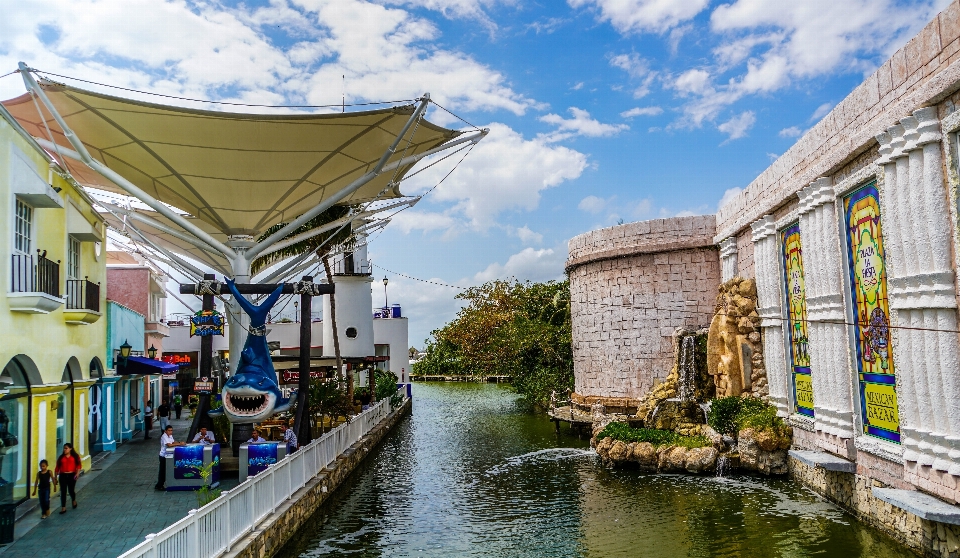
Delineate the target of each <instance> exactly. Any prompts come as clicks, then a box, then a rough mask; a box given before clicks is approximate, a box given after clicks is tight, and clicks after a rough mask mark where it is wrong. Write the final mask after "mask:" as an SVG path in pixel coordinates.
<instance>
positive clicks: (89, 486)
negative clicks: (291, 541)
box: [0, 418, 237, 558]
mask: <svg viewBox="0 0 960 558" xmlns="http://www.w3.org/2000/svg"><path fill="white" fill-rule="evenodd" d="M172 424H173V427H174V438H175V439H176V440H178V441H180V440H183V439H184V438H185V437H186V434H187V430H188V429H189V428H190V421H189V420H187V419H186V418H184V419H182V420H174V421H172ZM159 437H160V429H159V427H158V426H155V427H154V429H153V432H152V436H151V439H150V440H147V441H144V440H143V439H142V438H137V439H135V440H133V441H129V442H126V443H124V444H122V445H121V446H120V447H119V448H117V451H116V452H115V453H114V454H112V455H110V456H109V457H107V458H106V459H104V460H103V461H102V462H100V463H99V464H97V465H96V466H94V468H93V470H92V471H90V472H88V473H85V474H84V475H83V476H82V477H81V478H80V482H79V483H78V491H77V504H78V507H77V509H75V510H74V509H71V508H70V502H69V500H68V502H67V513H66V514H64V515H60V514H59V513H58V512H59V511H60V494H59V492H58V493H56V494H53V495H52V500H53V501H52V502H51V504H52V506H53V508H52V510H53V513H52V515H51V516H50V517H49V518H47V519H45V520H42V521H41V520H40V508H39V507H38V508H37V509H36V510H34V511H32V512H30V513H28V514H27V515H26V516H25V517H24V518H23V519H21V520H20V521H19V522H17V525H16V530H15V536H16V537H17V539H16V540H15V541H14V543H13V544H11V545H8V546H6V547H0V554H2V555H3V558H7V557H10V556H29V557H39V556H42V557H43V558H56V557H64V558H68V557H69V558H76V557H77V556H84V557H97V558H106V557H109V558H116V557H117V556H119V555H120V554H122V553H123V552H125V551H127V550H129V549H130V548H133V547H134V546H136V545H137V544H139V543H140V542H142V541H143V538H144V537H145V536H147V535H148V534H150V533H156V532H158V531H160V530H162V529H163V528H164V527H166V526H167V525H170V524H171V523H173V522H175V521H177V520H179V519H180V518H182V517H183V516H185V515H186V514H187V512H188V511H190V510H191V509H194V508H196V507H197V498H196V495H195V493H194V492H191V491H184V492H157V491H155V490H154V489H153V485H154V484H155V483H156V482H157V455H158V453H159V450H160V440H159ZM236 484H237V479H236V478H233V479H225V480H224V481H223V483H222V487H223V488H224V489H227V488H232V487H233V486H236Z"/></svg>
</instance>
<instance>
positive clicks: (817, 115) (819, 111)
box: [810, 103, 836, 122]
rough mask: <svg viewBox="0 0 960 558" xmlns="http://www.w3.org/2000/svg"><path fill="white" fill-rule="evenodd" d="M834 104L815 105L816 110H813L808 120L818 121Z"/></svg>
mask: <svg viewBox="0 0 960 558" xmlns="http://www.w3.org/2000/svg"><path fill="white" fill-rule="evenodd" d="M835 105H836V103H823V104H822V105H820V106H819V107H817V110H815V111H813V114H811V115H810V122H818V121H819V120H820V119H821V118H823V117H824V116H826V115H827V114H828V113H829V112H830V111H831V110H833V107H834V106H835Z"/></svg>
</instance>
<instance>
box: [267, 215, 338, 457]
mask: <svg viewBox="0 0 960 558" xmlns="http://www.w3.org/2000/svg"><path fill="white" fill-rule="evenodd" d="M353 209H354V208H352V207H350V206H339V205H335V206H333V207H331V208H330V209H327V210H326V211H324V212H323V213H321V214H320V215H317V216H316V217H314V218H313V219H311V220H309V221H307V222H306V223H304V224H303V225H301V226H300V227H298V228H297V229H296V230H294V231H292V232H291V233H290V234H289V235H288V236H289V237H292V236H296V235H301V234H304V233H307V232H310V231H312V230H314V229H316V228H318V227H322V226H323V225H326V224H328V223H332V222H333V221H336V220H338V219H342V218H344V217H346V216H347V215H348V214H349V213H350V212H351V210H353ZM284 226H286V223H277V224H276V225H274V226H272V227H270V228H269V229H267V230H266V231H264V232H263V234H262V235H260V238H259V239H258V240H263V239H265V238H267V237H269V236H270V235H272V234H273V233H275V232H277V231H279V230H280V229H282V228H283V227H284ZM352 234H353V233H352V231H351V229H350V225H349V224H348V225H345V226H343V227H339V228H337V229H334V230H332V231H329V232H324V233H321V234H318V235H316V236H313V237H311V238H307V239H304V240H301V241H300V242H297V243H294V244H291V245H290V246H287V247H285V248H282V249H280V250H277V251H275V252H271V253H270V254H267V255H264V256H261V257H259V258H257V259H256V260H254V261H253V263H252V265H251V268H252V272H253V273H257V272H258V271H260V270H261V269H263V268H265V267H269V266H271V265H273V264H276V263H279V262H281V261H284V260H286V259H288V258H291V257H297V256H301V255H303V254H306V253H308V252H315V253H316V254H317V256H318V257H319V258H320V260H321V261H322V262H323V269H324V271H325V272H326V276H327V282H328V283H329V284H331V285H332V284H333V274H332V273H331V272H330V263H329V259H330V252H331V250H332V249H333V248H334V247H335V246H337V245H338V244H343V243H346V242H347V241H349V240H350V238H351V236H352ZM329 318H330V324H331V325H332V327H333V350H334V354H335V356H336V359H337V375H338V380H339V381H341V382H342V381H343V377H342V376H343V361H342V359H341V357H340V338H339V335H338V334H337V311H336V299H335V297H334V296H330V316H329ZM300 350H301V351H303V350H304V348H303V347H300ZM306 350H308V351H309V350H310V349H309V347H308V348H307V349H306ZM352 380H353V378H352V377H351V378H349V379H348V381H347V391H348V394H349V397H350V400H351V401H352V400H353V381H352ZM309 394H310V370H309V369H308V370H301V371H300V381H299V385H298V386H297V413H296V418H295V420H294V431H296V433H297V438H298V440H299V442H300V443H301V444H306V443H308V442H309V441H310V440H311V439H312V436H311V435H310V434H311V432H310V421H309V420H307V417H306V413H307V412H308V410H309V405H308V396H309Z"/></svg>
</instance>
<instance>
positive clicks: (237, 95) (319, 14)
mask: <svg viewBox="0 0 960 558" xmlns="http://www.w3.org/2000/svg"><path fill="white" fill-rule="evenodd" d="M494 3H498V1H497V0H490V1H487V0H449V1H443V0H417V2H415V5H417V6H423V7H426V8H429V9H436V10H440V11H443V12H444V13H449V14H451V15H456V16H463V17H470V16H471V14H474V15H477V14H480V13H481V12H480V11H477V10H481V11H482V8H483V7H485V6H489V5H492V4H494ZM411 5H413V4H411ZM66 22H69V24H67V23H66ZM268 29H269V30H270V33H275V32H277V31H278V29H279V30H282V32H284V33H286V34H287V35H288V37H292V38H294V39H295V40H296V43H295V44H294V45H293V46H292V47H290V48H287V49H284V48H281V47H279V46H278V45H277V44H275V43H274V42H273V40H272V39H270V35H269V34H268V33H267V30H268ZM439 38H440V31H439V30H438V29H437V28H436V26H434V25H433V24H432V23H430V22H429V21H427V20H425V19H422V18H418V17H416V16H414V15H413V14H411V13H410V12H408V11H406V10H403V9H397V8H388V7H385V6H381V5H378V4H375V3H371V2H367V1H363V0H336V1H333V0H291V2H290V3H288V1H287V0H273V1H272V2H271V3H270V4H269V5H267V6H265V7H261V8H248V7H247V6H245V5H244V4H241V5H240V6H239V7H236V8H227V7H224V6H223V5H222V4H220V3H202V2H197V3H194V2H184V1H181V2H156V1H150V0H128V1H125V2H98V1H95V0H72V1H70V2H63V1H60V0H22V1H18V2H11V3H9V5H4V15H3V17H2V18H0V68H15V67H16V63H17V61H19V60H24V61H26V62H27V63H28V64H30V65H32V66H35V67H37V68H41V69H44V70H47V71H50V72H56V73H60V74H66V75H73V76H77V77H82V78H84V79H90V80H92V81H99V82H104V83H110V84H113V85H119V86H123V87H129V88H132V89H139V90H150V91H153V92H157V93H164V94H172V95H180V96H185V97H193V98H212V99H217V100H225V101H229V100H243V101H244V102H255V103H264V104H289V103H294V104H303V103H308V104H339V103H340V101H341V93H342V89H343V88H344V85H343V84H344V83H345V92H346V96H347V102H348V103H349V102H351V101H354V102H356V101H370V100H377V101H381V100H385V99H408V98H413V97H416V96H418V95H420V94H422V93H423V92H424V91H429V92H430V93H431V94H432V95H433V98H434V99H436V100H437V101H438V102H440V103H441V104H444V105H445V106H447V107H448V108H451V109H454V110H507V111H510V112H512V113H514V114H518V115H522V114H524V113H525V112H526V111H527V110H528V109H530V108H531V107H535V106H538V104H537V103H536V102H535V101H534V100H532V99H529V98H527V97H525V96H523V95H522V94H519V93H517V92H515V91H513V90H512V89H511V88H510V86H509V85H507V83H506V78H505V77H504V76H503V75H502V74H500V73H499V72H497V71H495V70H493V69H491V68H490V67H489V66H487V65H485V64H482V63H480V62H478V61H476V60H475V59H474V58H472V57H471V56H469V55H467V54H464V53H463V52H460V51H454V50H447V49H444V48H443V47H441V46H439V45H436V44H435V42H436V41H437V40H438V39H439ZM343 76H345V79H344V77H343ZM85 87H94V86H90V85H86V86H85ZM22 93H23V88H22V86H21V85H19V84H18V83H17V80H4V81H3V82H0V96H2V97H3V98H8V97H12V96H16V95H19V94H22ZM124 94H125V95H132V96H137V95H136V94H132V93H124ZM148 98H150V99H151V100H156V99H155V98H153V97H148ZM164 102H175V101H170V100H165V101H164ZM191 106H197V105H196V104H195V103H191Z"/></svg>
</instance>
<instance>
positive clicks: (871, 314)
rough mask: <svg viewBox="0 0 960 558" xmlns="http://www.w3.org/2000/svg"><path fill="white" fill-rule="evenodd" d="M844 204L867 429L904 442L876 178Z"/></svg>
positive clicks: (863, 408)
mask: <svg viewBox="0 0 960 558" xmlns="http://www.w3.org/2000/svg"><path fill="white" fill-rule="evenodd" d="M843 210H844V217H845V224H846V227H847V263H848V272H849V274H850V288H851V291H852V292H851V294H852V298H853V302H854V306H853V314H854V316H853V318H854V332H855V335H854V345H855V348H856V360H857V368H858V374H859V380H860V412H861V417H862V419H863V432H864V434H869V435H870V436H876V437H878V438H882V439H884V440H887V441H889V442H894V443H897V444H899V443H900V417H899V413H898V411H897V393H896V384H897V382H896V375H895V374H894V370H893V350H892V347H891V345H890V308H889V306H888V304H887V269H886V265H885V257H884V251H883V232H882V230H881V228H880V195H879V193H878V192H877V185H876V183H870V184H868V185H866V186H864V187H863V188H860V189H859V190H857V191H855V192H853V193H851V194H849V195H848V196H847V197H845V198H844V200H843Z"/></svg>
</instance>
